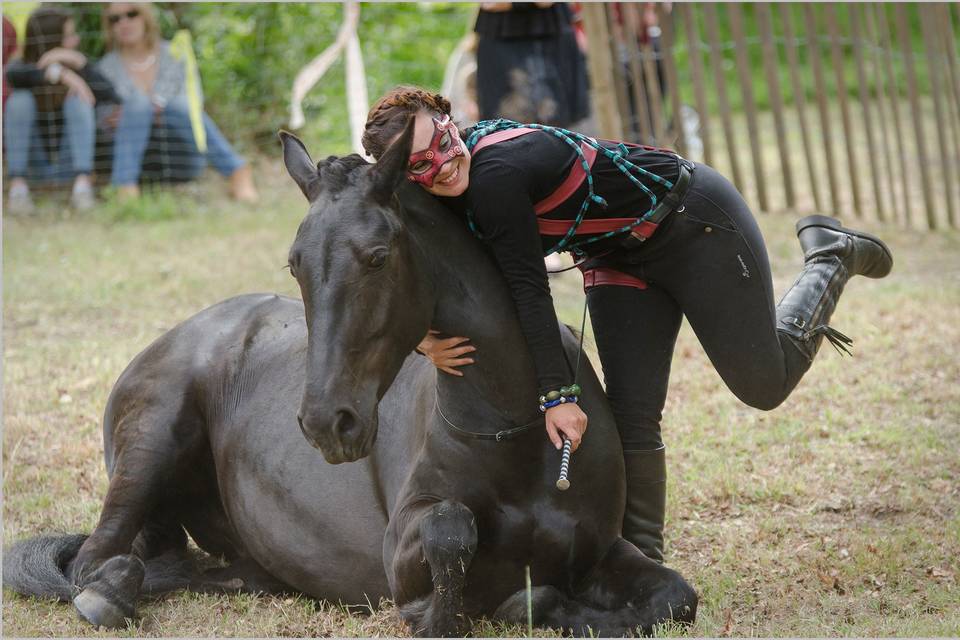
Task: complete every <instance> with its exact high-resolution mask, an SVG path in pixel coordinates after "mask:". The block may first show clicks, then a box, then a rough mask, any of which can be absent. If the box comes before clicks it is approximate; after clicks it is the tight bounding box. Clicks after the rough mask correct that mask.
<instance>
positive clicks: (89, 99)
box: [60, 69, 97, 107]
mask: <svg viewBox="0 0 960 640" xmlns="http://www.w3.org/2000/svg"><path fill="white" fill-rule="evenodd" d="M60 84H62V85H64V86H66V87H67V95H68V96H77V97H78V98H80V99H81V100H83V101H84V102H86V103H87V104H89V105H90V106H91V107H92V106H93V105H94V103H96V101H97V100H96V98H94V97H93V91H91V90H90V87H89V86H87V83H86V82H85V81H84V79H83V78H81V77H80V76H79V75H77V72H76V71H72V70H70V69H64V70H63V71H62V72H61V73H60Z"/></svg>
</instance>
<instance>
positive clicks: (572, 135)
mask: <svg viewBox="0 0 960 640" xmlns="http://www.w3.org/2000/svg"><path fill="white" fill-rule="evenodd" d="M518 128H528V129H537V130H539V131H544V132H546V133H550V134H553V135H554V136H556V137H557V138H559V139H560V140H563V141H564V142H565V143H566V144H568V145H570V146H571V147H573V150H574V152H575V153H576V154H577V160H578V161H579V162H580V165H581V166H582V167H583V170H584V173H585V174H586V179H587V196H586V197H585V198H584V200H583V203H582V204H581V205H580V209H579V211H578V212H577V215H576V217H575V218H574V219H573V222H572V224H571V225H570V228H569V229H568V230H567V233H566V234H565V235H564V236H563V238H561V239H560V242H558V243H557V244H556V245H554V246H553V247H552V248H550V250H549V251H547V252H546V254H544V255H550V254H551V253H556V252H560V251H575V252H577V253H580V251H579V247H582V246H583V245H587V244H591V243H593V242H599V241H601V240H606V239H607V238H610V237H612V236H615V235H618V234H621V233H625V232H627V231H630V230H631V229H633V228H634V227H636V226H637V225H640V224H642V223H643V222H645V221H646V220H648V219H649V218H650V216H652V215H653V211H654V209H656V207H657V196H656V194H655V193H654V192H653V191H651V190H650V189H649V188H648V187H647V186H646V185H645V184H643V183H642V182H640V181H639V180H638V179H637V178H636V177H634V175H633V174H632V173H631V171H635V172H637V173H638V174H639V175H643V176H646V177H648V178H650V179H651V180H653V181H654V182H656V183H658V184H661V185H663V186H665V187H666V188H667V189H672V188H673V183H672V182H671V181H669V180H667V179H666V178H664V177H662V176H658V175H657V174H655V173H652V172H650V171H647V170H646V169H644V168H643V167H638V166H637V165H635V164H633V163H632V162H630V161H629V160H628V159H627V157H626V156H627V155H629V150H628V149H627V146H626V145H625V144H623V143H622V142H621V143H620V144H619V145H617V151H616V152H614V151H611V150H610V149H607V148H606V147H604V146H603V145H601V144H600V143H599V142H597V141H596V140H594V139H593V138H590V137H588V136H585V135H583V134H580V133H577V132H575V131H568V130H567V129H563V128H561V127H551V126H548V125H542V124H522V123H519V122H515V121H513V120H505V119H503V118H500V119H497V120H483V121H481V122H478V123H477V125H476V128H475V129H474V131H473V133H471V134H470V136H469V137H468V138H467V139H466V141H465V142H464V144H466V146H467V149H469V150H471V151H473V148H474V146H476V144H477V142H479V140H480V139H481V138H482V137H483V136H485V135H488V134H491V133H493V132H495V131H504V130H507V129H518ZM581 144H586V145H588V146H589V147H591V148H592V149H594V150H595V151H597V152H598V153H602V154H603V155H604V156H606V157H607V158H609V159H610V160H611V161H612V162H613V164H614V166H615V167H617V169H619V170H620V172H621V173H623V174H624V175H625V176H626V177H627V178H628V179H629V180H630V181H631V182H632V183H633V184H634V185H635V186H637V187H638V188H640V190H641V191H643V192H644V193H645V194H646V195H647V197H649V198H650V208H649V209H648V210H647V211H646V213H644V214H643V215H642V216H640V217H639V218H637V219H636V220H635V221H633V222H632V223H630V224H627V225H624V226H622V227H620V228H619V229H614V230H613V231H607V232H605V233H603V234H601V235H599V236H594V237H592V238H585V239H583V240H580V241H578V242H573V243H570V239H571V238H573V236H575V235H576V233H577V228H578V227H579V226H580V223H581V222H583V217H584V216H585V215H586V213H587V210H588V209H589V208H590V203H591V202H595V203H597V204H598V205H600V206H601V207H604V208H606V207H607V201H606V200H604V199H603V198H602V197H601V196H599V195H597V194H596V192H595V191H594V189H593V175H592V174H591V173H590V165H589V164H588V163H587V160H586V158H585V157H584V155H583V150H582V149H581ZM467 225H468V226H469V227H470V231H471V232H472V233H473V234H474V235H475V236H477V237H478V238H481V239H482V238H483V235H482V234H481V233H480V231H479V229H477V226H476V223H475V222H474V219H473V212H472V211H471V210H469V209H468V210H467ZM568 243H569V244H568Z"/></svg>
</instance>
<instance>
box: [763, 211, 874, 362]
mask: <svg viewBox="0 0 960 640" xmlns="http://www.w3.org/2000/svg"><path fill="white" fill-rule="evenodd" d="M797 238H798V239H799V240H800V247H801V248H802V249H803V258H804V265H803V271H801V272H800V276H799V277H798V278H797V281H796V282H795V283H794V284H793V286H792V287H791V288H790V290H789V291H787V293H786V294H785V295H784V296H783V299H782V300H781V301H780V304H778V305H777V330H778V331H780V332H781V333H783V334H784V335H786V336H787V337H789V339H790V342H791V343H792V344H793V345H794V346H795V347H796V348H797V350H798V351H799V352H800V354H801V355H802V356H803V357H804V358H806V363H807V365H808V366H809V363H810V362H812V361H813V356H814V355H816V353H817V350H818V349H819V348H820V343H821V342H822V341H823V337H824V336H826V338H827V340H829V341H830V343H831V344H832V345H833V346H834V347H835V348H836V349H837V350H838V351H840V350H842V351H844V352H846V353H850V351H849V349H848V348H847V347H848V346H849V345H851V344H853V340H851V339H850V338H848V337H847V336H845V335H843V334H842V333H840V332H839V331H837V330H836V329H833V328H831V327H829V326H827V323H828V322H829V321H830V316H831V314H832V313H833V310H834V309H835V308H836V306H837V300H838V299H839V298H840V293H841V292H842V291H843V287H844V285H846V284H847V280H849V279H850V278H851V277H853V276H857V275H862V276H867V277H868V278H882V277H884V276H886V275H887V274H888V273H890V269H891V268H893V256H891V255H890V250H889V249H888V248H887V245H885V244H884V243H883V242H882V241H881V240H880V239H879V238H876V237H875V236H872V235H870V234H868V233H863V232H862V231H853V230H851V229H845V228H844V227H842V226H840V221H839V220H836V219H834V218H828V217H826V216H808V217H806V218H803V219H801V220H800V221H798V222H797Z"/></svg>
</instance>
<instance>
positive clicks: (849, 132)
mask: <svg viewBox="0 0 960 640" xmlns="http://www.w3.org/2000/svg"><path fill="white" fill-rule="evenodd" d="M833 7H834V5H832V4H830V3H829V2H828V3H825V4H824V5H823V12H824V17H825V19H826V21H827V32H828V34H829V35H830V57H831V59H832V60H833V71H834V77H835V78H836V83H837V84H836V89H837V98H839V101H840V118H841V122H842V124H843V139H844V142H845V143H846V144H844V146H845V147H846V149H847V171H848V172H849V173H850V190H851V191H852V192H853V210H854V212H855V213H856V214H857V215H858V216H863V202H861V200H860V175H859V168H858V167H857V156H856V153H855V148H856V141H855V140H854V135H853V124H852V123H851V121H850V102H849V100H848V99H847V78H846V74H845V73H844V66H845V65H844V60H843V51H842V50H841V48H840V30H839V29H838V28H837V16H836V14H835V13H834V9H833Z"/></svg>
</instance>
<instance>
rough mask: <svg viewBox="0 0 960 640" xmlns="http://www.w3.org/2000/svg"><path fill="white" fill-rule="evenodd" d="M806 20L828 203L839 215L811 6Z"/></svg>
mask: <svg viewBox="0 0 960 640" xmlns="http://www.w3.org/2000/svg"><path fill="white" fill-rule="evenodd" d="M803 10H804V13H805V15H806V19H807V37H808V38H809V40H810V42H809V46H808V47H807V50H808V51H809V52H810V63H811V64H812V65H813V79H814V82H815V83H816V86H817V108H818V110H819V111H820V135H821V138H822V139H823V150H824V153H825V154H826V157H827V182H828V183H829V184H830V203H831V205H832V206H833V215H838V214H839V213H840V193H839V187H838V185H837V167H836V163H835V162H834V160H833V132H832V130H831V127H830V112H829V111H828V110H827V84H826V82H824V79H823V64H822V63H821V61H820V41H819V35H820V30H819V28H818V27H817V17H816V15H815V14H814V12H813V5H810V4H805V5H803Z"/></svg>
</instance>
